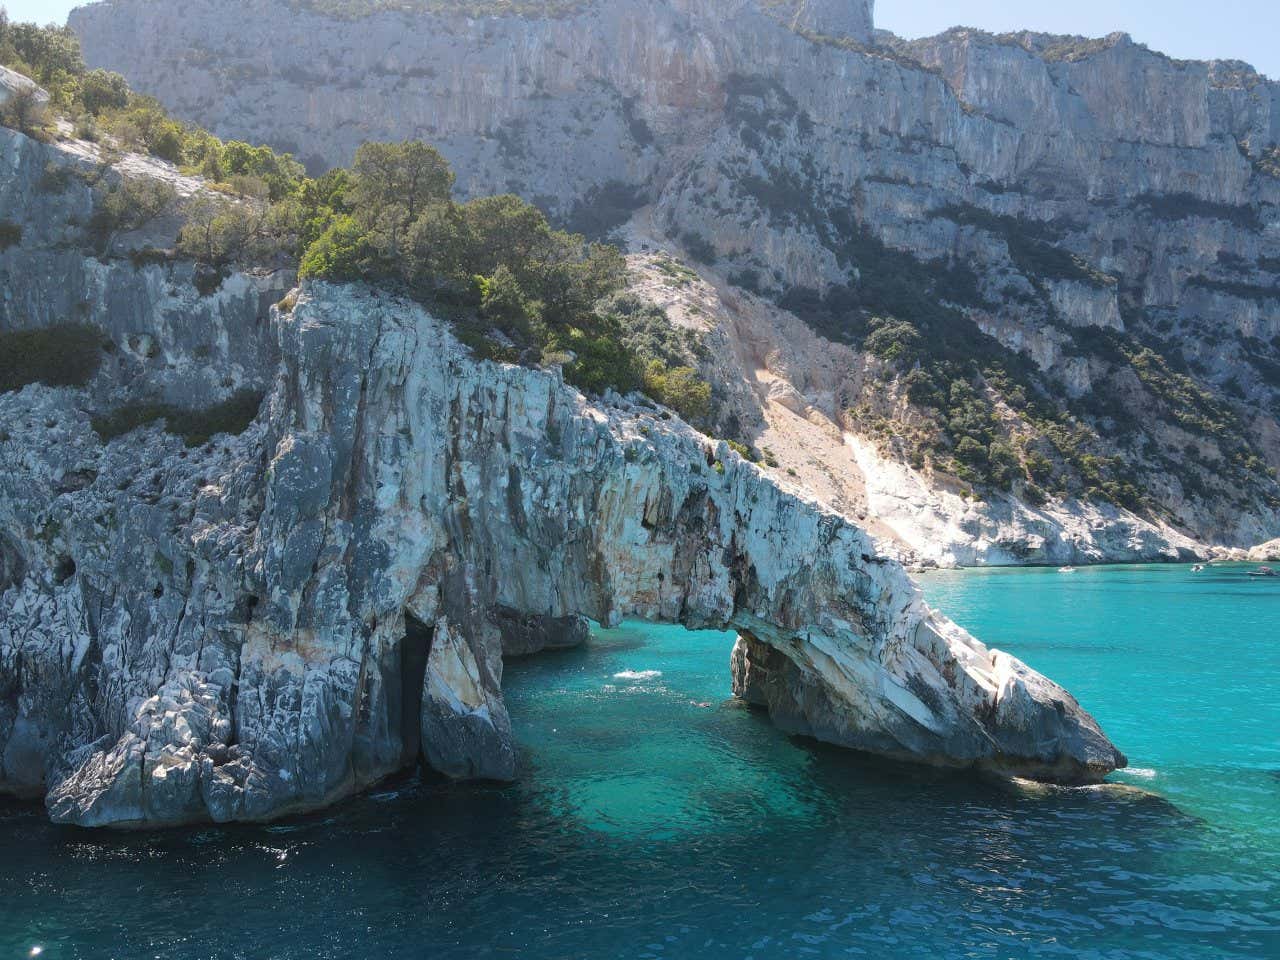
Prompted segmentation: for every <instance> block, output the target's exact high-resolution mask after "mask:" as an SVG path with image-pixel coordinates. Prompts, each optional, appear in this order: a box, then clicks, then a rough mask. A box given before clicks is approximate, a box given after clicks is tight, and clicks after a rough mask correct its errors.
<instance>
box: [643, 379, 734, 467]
mask: <svg viewBox="0 0 1280 960" xmlns="http://www.w3.org/2000/svg"><path fill="white" fill-rule="evenodd" d="M643 384H644V392H645V393H647V394H648V395H649V396H651V397H652V398H653V399H655V400H657V401H658V402H659V403H661V404H663V405H664V406H668V407H670V408H671V409H672V410H674V411H675V412H676V413H678V414H680V416H681V417H683V418H684V419H685V420H686V421H688V422H689V423H695V424H696V423H699V422H701V421H703V420H704V419H705V418H706V417H707V415H708V414H709V413H710V412H711V384H709V383H707V382H706V381H704V380H701V379H699V377H698V371H697V370H694V369H693V368H692V367H668V366H667V365H666V364H665V363H663V362H662V361H661V360H650V361H649V363H648V364H647V365H646V367H645V371H644V378H643ZM731 443H732V441H731ZM739 446H741V444H740V445H739ZM749 455H750V451H748V452H747V453H744V454H743V456H749Z"/></svg>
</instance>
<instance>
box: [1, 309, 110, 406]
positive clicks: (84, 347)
mask: <svg viewBox="0 0 1280 960" xmlns="http://www.w3.org/2000/svg"><path fill="white" fill-rule="evenodd" d="M102 343H103V337H102V333H101V331H99V330H95V329H94V328H93V327H88V326H77V325H65V326H57V327H45V328H43V329H41V330H12V331H9V332H7V333H0V393H7V392H8V391H10V390H20V389H22V388H23V387H25V386H26V385H27V384H29V383H44V384H47V385H48V386H51V387H83V386H84V385H85V384H86V383H88V382H89V381H90V380H91V379H93V375H94V374H96V373H97V372H98V367H99V365H100V364H101V363H102Z"/></svg>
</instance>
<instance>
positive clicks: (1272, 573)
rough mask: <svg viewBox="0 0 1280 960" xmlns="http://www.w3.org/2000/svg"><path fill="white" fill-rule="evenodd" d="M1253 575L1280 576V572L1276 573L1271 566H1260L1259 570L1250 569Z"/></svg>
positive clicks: (1250, 573)
mask: <svg viewBox="0 0 1280 960" xmlns="http://www.w3.org/2000/svg"><path fill="white" fill-rule="evenodd" d="M1249 576H1251V577H1280V573H1276V571H1275V570H1274V569H1272V568H1271V567H1259V568H1258V569H1257V570H1250V571H1249Z"/></svg>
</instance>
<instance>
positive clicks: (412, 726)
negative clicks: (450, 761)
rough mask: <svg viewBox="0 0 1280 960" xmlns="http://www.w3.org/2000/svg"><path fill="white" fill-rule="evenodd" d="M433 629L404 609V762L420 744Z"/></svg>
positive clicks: (408, 761) (407, 762) (412, 760)
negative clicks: (424, 686) (423, 690)
mask: <svg viewBox="0 0 1280 960" xmlns="http://www.w3.org/2000/svg"><path fill="white" fill-rule="evenodd" d="M434 633H435V628H434V627H432V626H431V625H430V624H426V623H423V622H422V621H421V620H419V619H418V618H417V617H415V616H414V615H413V614H412V613H409V612H407V611H406V612H405V615H404V640H403V641H402V642H401V644H400V742H401V744H402V747H401V756H400V760H401V763H402V764H403V765H405V766H410V765H412V764H413V763H415V762H416V761H417V759H418V749H419V747H421V745H422V684H423V680H424V678H425V677H426V673H427V658H428V657H429V656H430V655H431V640H432V636H433V635H434Z"/></svg>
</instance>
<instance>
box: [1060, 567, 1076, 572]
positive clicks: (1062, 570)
mask: <svg viewBox="0 0 1280 960" xmlns="http://www.w3.org/2000/svg"><path fill="white" fill-rule="evenodd" d="M1058 572H1059V573H1075V572H1076V568H1075V567H1059V568H1058Z"/></svg>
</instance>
